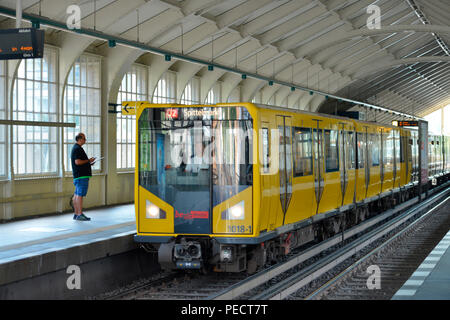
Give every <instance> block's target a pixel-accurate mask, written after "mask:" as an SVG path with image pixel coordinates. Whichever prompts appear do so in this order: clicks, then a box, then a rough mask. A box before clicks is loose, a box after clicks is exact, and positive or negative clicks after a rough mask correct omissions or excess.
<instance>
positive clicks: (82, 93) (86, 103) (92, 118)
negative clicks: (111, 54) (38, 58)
mask: <svg viewBox="0 0 450 320" xmlns="http://www.w3.org/2000/svg"><path fill="white" fill-rule="evenodd" d="M100 71H101V58H100V57H97V56H93V55H81V56H80V57H79V58H78V59H77V60H76V61H75V63H74V64H73V66H72V69H70V72H69V77H68V78H67V85H66V88H65V90H64V122H75V123H76V127H75V128H64V159H65V171H66V172H70V171H72V164H71V159H70V154H71V151H72V147H73V145H74V143H75V136H76V135H77V134H78V133H79V132H83V133H84V134H85V135H86V139H87V143H86V144H85V145H84V146H83V149H84V150H85V151H86V154H87V156H88V157H98V156H100V155H101V107H100V106H101V101H100V96H101V85H100ZM100 164H101V162H100V161H99V162H97V163H96V164H95V165H94V166H93V167H92V169H93V170H97V171H98V170H100Z"/></svg>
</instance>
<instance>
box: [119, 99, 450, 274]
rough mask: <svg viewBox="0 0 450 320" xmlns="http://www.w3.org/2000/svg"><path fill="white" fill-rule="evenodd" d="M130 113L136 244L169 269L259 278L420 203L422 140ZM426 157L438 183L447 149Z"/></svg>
mask: <svg viewBox="0 0 450 320" xmlns="http://www.w3.org/2000/svg"><path fill="white" fill-rule="evenodd" d="M130 105H133V106H134V107H135V114H136V121H137V125H136V174H135V209H136V225H137V234H136V235H135V237H134V239H135V241H136V242H138V243H141V244H142V245H143V246H144V247H146V248H147V249H153V250H155V251H157V252H158V261H159V263H160V265H161V266H162V267H163V268H165V269H200V268H207V267H210V268H212V269H213V270H214V271H217V272H241V271H244V270H246V271H248V272H250V273H251V272H255V271H256V270H257V269H258V268H260V267H262V266H263V265H265V264H267V263H271V262H273V261H277V260H278V259H279V258H280V257H281V256H283V255H286V254H287V253H288V252H289V251H290V250H292V249H293V248H295V247H298V246H301V245H303V244H306V243H308V242H310V241H314V240H318V239H323V238H327V237H330V236H332V235H334V234H336V233H338V232H340V231H341V230H342V229H343V228H347V227H349V226H352V225H355V224H357V223H359V222H361V221H363V220H364V219H367V218H368V217H370V216H372V215H373V214H375V212H377V211H381V210H382V209H386V208H387V207H390V206H392V205H394V204H395V203H399V202H402V201H405V200H406V199H408V198H410V197H413V196H415V195H417V192H418V191H417V189H418V187H417V186H418V182H419V178H420V177H419V173H420V172H419V171H420V170H419V145H418V133H417V130H409V129H403V128H399V127H393V126H389V125H380V124H376V123H371V122H364V121H358V120H353V119H349V118H343V117H337V116H331V115H324V114H316V113H309V112H304V111H297V110H292V109H284V108H278V107H271V106H266V105H259V104H254V103H228V104H216V105H178V104H151V103H148V102H124V103H123V106H125V109H126V106H128V107H129V106H130ZM128 109H129V108H128ZM127 112H129V110H127ZM428 147H429V154H428V163H429V173H430V174H429V176H430V177H434V179H437V180H438V181H437V182H438V183H442V182H443V181H444V180H445V181H446V180H448V177H449V172H450V157H449V150H450V138H449V137H444V136H430V137H429V144H428ZM430 179H431V178H430Z"/></svg>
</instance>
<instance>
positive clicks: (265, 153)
mask: <svg viewBox="0 0 450 320" xmlns="http://www.w3.org/2000/svg"><path fill="white" fill-rule="evenodd" d="M269 141H270V140H269V129H268V128H262V142H263V146H262V148H263V150H262V152H263V172H264V173H268V172H269V156H270V155H269V152H270V151H269V150H270V147H269Z"/></svg>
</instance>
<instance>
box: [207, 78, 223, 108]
mask: <svg viewBox="0 0 450 320" xmlns="http://www.w3.org/2000/svg"><path fill="white" fill-rule="evenodd" d="M221 88H222V86H221V83H220V82H217V83H216V84H214V86H213V87H212V88H211V89H210V90H209V92H208V95H207V96H206V100H205V104H216V103H220V102H221V100H222V96H221Z"/></svg>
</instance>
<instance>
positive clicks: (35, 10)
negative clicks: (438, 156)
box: [0, 0, 450, 119]
mask: <svg viewBox="0 0 450 320" xmlns="http://www.w3.org/2000/svg"><path fill="white" fill-rule="evenodd" d="M70 4H76V5H78V6H79V7H80V8H81V16H82V21H81V23H82V26H83V28H90V29H95V30H96V31H97V32H101V33H103V34H107V35H111V36H118V37H121V38H125V39H130V40H133V41H136V40H137V41H139V42H142V43H145V44H147V45H149V46H151V47H154V48H159V49H161V50H166V51H169V52H176V53H179V54H180V55H183V56H185V57H190V58H195V59H200V60H202V61H210V62H213V63H216V64H219V65H224V66H227V67H229V68H231V69H234V70H239V71H241V72H242V73H248V74H257V75H260V76H263V77H267V78H272V79H275V80H279V81H282V82H285V83H290V84H293V85H298V86H301V87H304V88H310V89H313V90H318V91H322V92H327V93H330V94H334V95H338V96H341V97H345V98H350V99H353V100H356V101H362V102H367V103H372V104H375V105H381V106H385V107H386V108H389V109H392V110H398V111H402V112H405V113H409V114H413V115H416V116H420V117H422V116H424V115H426V114H428V113H430V112H432V111H434V110H436V109H438V108H440V107H442V106H445V105H447V104H449V103H450V81H449V79H450V64H449V62H450V57H449V55H450V50H449V47H448V44H449V42H450V26H449V21H450V2H449V1H448V0H378V1H376V0H151V1H144V0H85V1H61V0H41V1H39V0H22V5H23V10H24V13H30V14H34V15H38V16H42V17H46V18H48V19H51V20H52V21H57V22H61V23H64V22H65V21H66V19H67V7H68V6H69V5H70ZM374 5H375V6H376V7H374ZM0 6H2V7H3V8H9V9H15V8H16V1H15V0H1V1H0ZM377 8H378V9H379V13H380V24H381V28H379V29H378V28H377V23H376V22H377V20H376V19H374V18H375V16H374V14H375V15H376V14H377V11H376V10H377ZM0 9H1V8H0ZM1 13H2V11H1V10H0V14H1ZM11 21H14V19H12V18H11V17H9V18H8V17H5V16H3V17H2V16H0V27H2V25H5V26H6V25H8V23H9V24H11ZM43 27H45V26H43ZM66 32H67V30H63V31H61V29H55V28H48V29H46V37H47V34H48V37H49V38H50V39H52V38H53V39H54V38H57V37H59V36H61V35H60V34H61V33H66ZM89 45H90V46H94V47H101V46H104V47H107V46H108V44H107V42H106V41H105V40H101V39H100V40H99V39H95V38H92V40H91V43H90V44H89ZM136 50H139V49H136ZM226 73H227V72H224V74H226ZM222 78H225V79H226V76H222ZM242 81H245V80H242ZM258 81H259V85H258V86H257V87H258V89H260V88H262V87H264V86H267V85H268V84H267V81H264V80H261V79H260V80H258ZM282 87H285V86H281V85H280V86H279V88H278V87H277V88H278V89H277V90H289V89H290V88H289V87H287V89H283V88H282ZM300 91H301V90H297V91H296V92H295V93H292V94H296V95H304V96H305V98H307V99H309V100H308V104H307V105H308V107H307V110H309V111H328V112H332V111H333V109H334V108H336V107H339V108H345V109H349V108H352V110H358V107H355V104H351V103H350V104H349V103H341V102H339V101H338V100H332V99H326V98H325V96H323V95H314V96H313V95H311V97H308V96H309V95H310V93H309V92H308V91H304V92H300ZM381 117H383V115H381ZM386 117H387V116H386ZM386 119H387V118H386Z"/></svg>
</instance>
